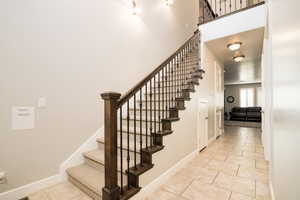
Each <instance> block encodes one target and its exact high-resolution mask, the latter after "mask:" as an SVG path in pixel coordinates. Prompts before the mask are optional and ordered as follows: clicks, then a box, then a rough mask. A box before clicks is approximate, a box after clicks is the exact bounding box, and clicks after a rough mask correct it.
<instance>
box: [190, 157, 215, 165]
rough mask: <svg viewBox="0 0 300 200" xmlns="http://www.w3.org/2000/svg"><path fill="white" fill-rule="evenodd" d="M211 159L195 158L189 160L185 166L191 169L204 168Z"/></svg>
mask: <svg viewBox="0 0 300 200" xmlns="http://www.w3.org/2000/svg"><path fill="white" fill-rule="evenodd" d="M210 160H211V158H210V157H209V158H207V157H203V156H202V155H199V156H197V157H196V158H194V159H193V160H191V161H190V162H189V163H188V164H187V165H188V166H193V167H204V166H206V165H207V164H208V163H209V161H210Z"/></svg>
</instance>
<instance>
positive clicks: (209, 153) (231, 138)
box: [29, 127, 271, 200]
mask: <svg viewBox="0 0 300 200" xmlns="http://www.w3.org/2000/svg"><path fill="white" fill-rule="evenodd" d="M260 138H261V134H260V129H256V128H240V127H226V128H225V133H224V135H222V136H221V137H220V138H219V139H218V140H216V141H215V142H214V143H212V144H211V145H210V146H209V147H208V148H206V149H205V150H204V151H202V152H201V153H199V155H198V156H197V157H196V158H194V159H193V160H192V161H191V162H190V163H188V164H187V165H186V167H185V168H183V169H181V170H180V171H178V172H177V173H176V174H175V175H174V176H172V177H171V178H170V179H169V180H168V181H167V182H166V183H165V184H164V185H163V186H161V187H160V188H159V189H158V190H157V191H155V192H154V193H153V194H150V195H149V196H148V197H146V198H145V200H270V199H271V198H270V191H269V187H268V162H267V161H265V160H264V155H263V147H262V144H261V139H260ZM29 198H30V200H91V198H89V197H87V196H86V195H85V194H84V193H83V192H81V191H80V190H78V189H77V188H76V187H75V186H73V185H72V184H70V183H62V184H58V185H55V186H52V187H50V188H46V189H44V190H42V191H39V192H37V193H35V194H32V195H30V196H29Z"/></svg>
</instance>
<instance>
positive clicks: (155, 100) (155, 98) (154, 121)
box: [151, 75, 157, 141]
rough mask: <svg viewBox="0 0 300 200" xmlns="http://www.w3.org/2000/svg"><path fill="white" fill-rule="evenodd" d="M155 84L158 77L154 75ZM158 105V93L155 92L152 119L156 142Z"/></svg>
mask: <svg viewBox="0 0 300 200" xmlns="http://www.w3.org/2000/svg"><path fill="white" fill-rule="evenodd" d="M154 83H156V75H154ZM156 103H157V97H156V92H155V90H154V109H153V111H154V113H153V114H154V119H151V120H152V121H153V123H154V134H153V135H154V141H156V112H155V111H156Z"/></svg>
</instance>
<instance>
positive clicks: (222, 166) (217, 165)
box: [206, 159, 239, 176]
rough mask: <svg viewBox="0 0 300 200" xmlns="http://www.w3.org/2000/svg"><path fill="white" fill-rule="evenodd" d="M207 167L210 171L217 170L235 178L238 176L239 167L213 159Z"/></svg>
mask: <svg viewBox="0 0 300 200" xmlns="http://www.w3.org/2000/svg"><path fill="white" fill-rule="evenodd" d="M206 167H207V168H209V169H215V170H217V171H220V172H223V173H225V174H227V175H230V176H235V175H236V174H237V171H238V168H239V165H235V164H230V163H227V162H223V161H219V160H214V159H212V160H211V161H210V162H209V163H208V165H207V166H206Z"/></svg>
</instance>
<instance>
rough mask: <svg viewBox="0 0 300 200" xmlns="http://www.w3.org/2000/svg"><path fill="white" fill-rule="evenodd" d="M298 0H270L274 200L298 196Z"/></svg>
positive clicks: (299, 84) (299, 78) (292, 198)
mask: <svg viewBox="0 0 300 200" xmlns="http://www.w3.org/2000/svg"><path fill="white" fill-rule="evenodd" d="M299 7H300V2H299V1H298V0H290V1H285V0H272V1H270V17H269V20H270V27H269V28H270V29H269V31H270V36H271V41H272V42H271V45H272V71H273V74H272V75H273V111H272V113H273V123H272V124H273V128H272V130H273V132H272V139H271V142H272V144H271V150H272V152H271V156H272V157H271V173H272V174H271V175H272V176H271V180H272V185H273V189H274V195H275V199H276V200H299V199H300V190H299V185H300V175H299V169H300V156H299V152H300V145H299V144H300V132H299V130H300V123H299V122H300V104H299V102H300V93H299V91H300V76H299V75H300V67H299V63H300V56H299V52H300V37H299V35H300V21H299V18H300V12H299Z"/></svg>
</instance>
